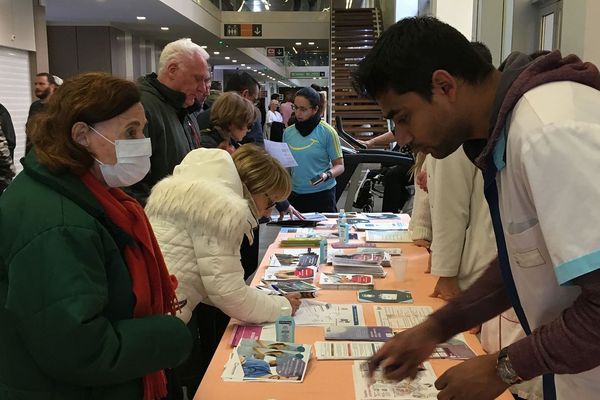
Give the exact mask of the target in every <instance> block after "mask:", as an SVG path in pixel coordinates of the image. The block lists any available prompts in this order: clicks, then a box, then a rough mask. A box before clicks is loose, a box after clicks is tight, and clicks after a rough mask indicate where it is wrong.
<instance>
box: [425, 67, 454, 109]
mask: <svg viewBox="0 0 600 400" xmlns="http://www.w3.org/2000/svg"><path fill="white" fill-rule="evenodd" d="M457 88H458V84H457V81H456V78H454V76H452V75H451V74H450V73H449V72H448V71H446V70H443V69H438V70H435V71H433V74H432V75H431V92H432V93H433V94H434V95H436V94H438V95H442V96H447V97H448V100H450V101H454V100H455V99H456V91H457Z"/></svg>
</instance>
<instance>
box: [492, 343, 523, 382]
mask: <svg viewBox="0 0 600 400" xmlns="http://www.w3.org/2000/svg"><path fill="white" fill-rule="evenodd" d="M496 375H498V377H500V379H502V381H503V382H504V383H506V384H508V385H514V384H516V383H521V382H523V378H521V377H520V376H519V375H518V374H517V373H516V372H515V370H514V369H513V367H512V364H511V362H510V358H508V348H507V347H505V348H503V349H502V350H500V352H499V353H498V359H497V360H496Z"/></svg>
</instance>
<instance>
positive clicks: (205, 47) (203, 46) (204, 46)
mask: <svg viewBox="0 0 600 400" xmlns="http://www.w3.org/2000/svg"><path fill="white" fill-rule="evenodd" d="M200 47H202V48H203V49H208V46H206V45H202V46H200Z"/></svg>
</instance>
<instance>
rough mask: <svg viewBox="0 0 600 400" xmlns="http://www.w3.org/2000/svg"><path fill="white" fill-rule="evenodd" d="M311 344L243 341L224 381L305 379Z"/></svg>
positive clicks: (236, 350) (227, 369)
mask: <svg viewBox="0 0 600 400" xmlns="http://www.w3.org/2000/svg"><path fill="white" fill-rule="evenodd" d="M310 349H311V346H310V345H309V344H299V343H285V342H272V341H267V340H260V339H258V340H256V339H254V340H253V339H242V340H241V341H240V343H239V345H238V346H237V347H236V348H234V349H233V351H232V352H231V354H230V356H229V361H227V364H225V370H224V371H223V374H222V375H221V378H223V380H225V381H229V382H248V381H254V382H273V383H275V382H294V383H299V382H302V381H303V380H304V375H305V373H306V367H307V365H308V361H309V359H310Z"/></svg>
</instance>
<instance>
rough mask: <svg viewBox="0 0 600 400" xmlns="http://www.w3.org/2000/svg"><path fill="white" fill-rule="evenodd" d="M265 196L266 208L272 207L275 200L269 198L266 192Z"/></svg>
mask: <svg viewBox="0 0 600 400" xmlns="http://www.w3.org/2000/svg"><path fill="white" fill-rule="evenodd" d="M265 197H266V198H267V209H269V208H273V206H274V205H275V203H276V202H275V201H273V200H271V198H270V197H269V195H268V194H266V193H265Z"/></svg>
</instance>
